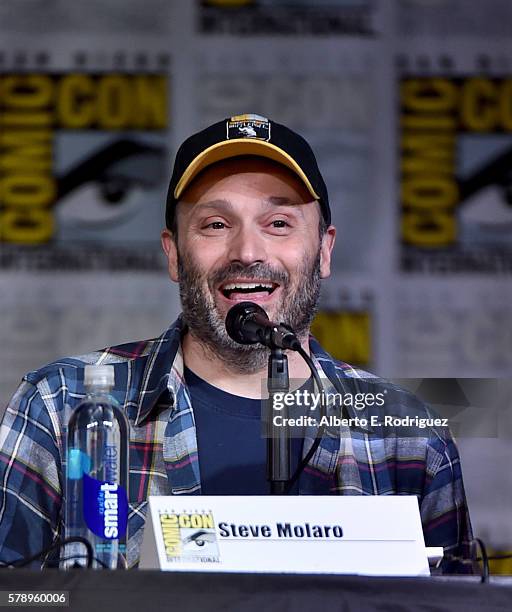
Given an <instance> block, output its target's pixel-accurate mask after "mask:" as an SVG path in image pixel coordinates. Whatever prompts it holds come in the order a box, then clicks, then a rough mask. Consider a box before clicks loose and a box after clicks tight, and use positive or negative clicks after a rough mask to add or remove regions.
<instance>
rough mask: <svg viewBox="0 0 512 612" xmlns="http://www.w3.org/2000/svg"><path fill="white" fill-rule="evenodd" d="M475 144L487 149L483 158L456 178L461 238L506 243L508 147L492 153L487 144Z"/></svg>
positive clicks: (510, 175)
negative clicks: (457, 179)
mask: <svg viewBox="0 0 512 612" xmlns="http://www.w3.org/2000/svg"><path fill="white" fill-rule="evenodd" d="M480 140H481V137H480ZM484 144H485V143H484ZM479 146H480V150H483V151H486V150H487V149H490V150H489V151H488V154H487V158H486V159H485V161H484V163H480V164H477V165H476V167H473V168H472V171H471V173H467V174H466V175H465V177H464V178H463V179H462V180H460V181H459V189H460V204H459V207H460V208H459V215H460V231H461V241H463V242H466V241H467V242H471V243H474V242H475V241H479V242H482V241H485V240H486V239H487V240H491V241H493V242H499V241H500V239H501V240H506V241H507V242H508V241H509V240H510V234H511V232H512V172H511V170H510V165H511V163H512V147H507V148H506V149H505V150H504V151H503V152H501V153H499V154H498V155H496V154H494V155H493V154H492V153H493V147H491V146H490V145H488V146H487V148H485V147H484V146H483V144H482V143H479ZM502 146H503V145H502ZM464 150H465V148H464V147H463V148H462V151H463V152H464ZM489 153H491V154H490V155H489Z"/></svg>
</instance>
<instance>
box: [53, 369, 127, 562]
mask: <svg viewBox="0 0 512 612" xmlns="http://www.w3.org/2000/svg"><path fill="white" fill-rule="evenodd" d="M84 385H85V388H86V392H87V395H86V396H85V397H84V399H83V400H82V401H81V402H80V404H79V405H78V406H77V407H76V409H75V410H74V412H73V414H72V415H71V418H70V420H69V424H68V433H67V453H66V455H67V457H66V459H67V462H66V495H65V536H66V538H69V537H73V536H80V537H82V538H85V539H87V540H88V541H89V542H90V543H91V545H92V548H93V551H94V561H93V567H95V568H102V567H107V568H110V569H116V568H126V567H127V564H126V539H127V523H128V465H129V460H128V440H129V425H128V421H127V419H126V416H125V414H124V412H123V411H122V410H121V408H120V406H119V404H118V403H117V401H116V400H115V399H114V398H113V397H112V396H111V395H110V392H111V390H112V389H113V387H114V368H113V366H111V365H104V366H93V365H90V366H85V374H84ZM86 565H87V550H86V547H85V546H84V545H83V544H80V543H73V544H67V545H66V546H65V549H64V559H63V560H62V566H63V567H64V568H71V567H77V566H82V567H84V566H86Z"/></svg>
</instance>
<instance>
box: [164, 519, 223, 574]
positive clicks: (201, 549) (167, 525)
mask: <svg viewBox="0 0 512 612" xmlns="http://www.w3.org/2000/svg"><path fill="white" fill-rule="evenodd" d="M159 526H160V530H161V533H162V538H163V542H164V548H165V556H166V558H167V561H171V562H176V563H180V562H188V561H192V562H196V563H219V562H220V557H219V547H218V544H217V533H216V530H215V520H214V517H213V513H212V511H211V510H199V511H198V510H194V511H193V512H192V511H190V512H173V511H170V512H162V513H160V516H159Z"/></svg>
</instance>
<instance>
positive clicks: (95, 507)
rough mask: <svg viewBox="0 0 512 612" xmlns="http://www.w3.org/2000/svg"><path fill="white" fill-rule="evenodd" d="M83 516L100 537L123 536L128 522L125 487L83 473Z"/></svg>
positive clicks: (112, 537) (110, 538) (113, 538)
mask: <svg viewBox="0 0 512 612" xmlns="http://www.w3.org/2000/svg"><path fill="white" fill-rule="evenodd" d="M84 518H85V522H86V524H87V527H89V529H90V530H91V531H92V532H93V533H94V534H95V535H97V536H99V537H100V538H104V539H105V540H117V539H119V538H121V537H123V535H124V534H125V533H126V527H127V524H128V497H127V495H126V491H125V489H123V487H121V486H119V485H118V484H115V483H110V482H106V481H102V480H96V479H95V478H91V477H90V476H89V475H88V474H84Z"/></svg>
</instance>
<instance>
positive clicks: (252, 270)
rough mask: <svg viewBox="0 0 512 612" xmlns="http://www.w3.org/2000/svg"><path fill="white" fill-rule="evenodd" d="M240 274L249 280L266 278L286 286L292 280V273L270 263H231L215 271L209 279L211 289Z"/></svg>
mask: <svg viewBox="0 0 512 612" xmlns="http://www.w3.org/2000/svg"><path fill="white" fill-rule="evenodd" d="M240 276H243V277H244V278H245V279H247V280H257V279H261V278H264V279H266V280H269V281H271V282H274V283H278V284H279V285H283V286H284V287H287V286H288V284H289V282H290V275H289V274H288V273H287V272H285V271H284V270H279V269H278V268H274V267H273V266H270V265H269V264H264V263H254V264H250V265H248V266H246V265H244V264H242V263H231V264H229V265H227V266H224V267H222V268H219V269H218V270H216V271H215V272H213V274H212V275H211V276H210V278H209V279H208V285H209V287H210V289H213V288H214V287H215V286H217V285H221V284H222V283H226V282H228V281H230V280H234V279H236V278H238V277H240Z"/></svg>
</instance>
